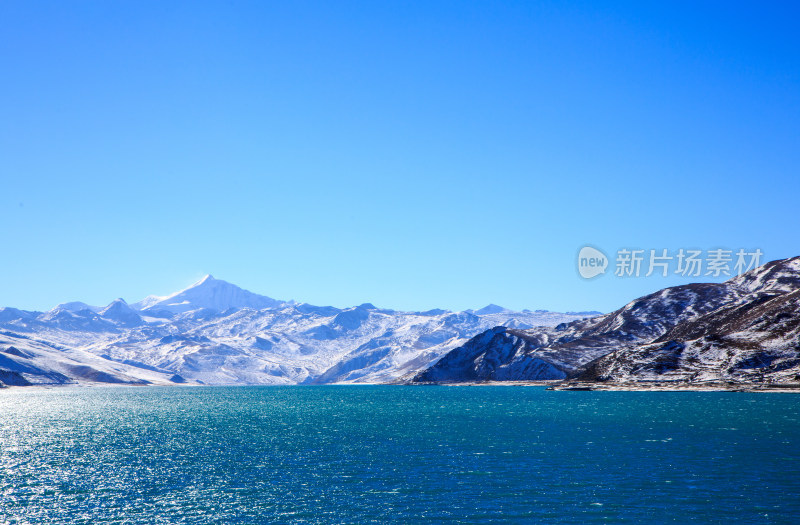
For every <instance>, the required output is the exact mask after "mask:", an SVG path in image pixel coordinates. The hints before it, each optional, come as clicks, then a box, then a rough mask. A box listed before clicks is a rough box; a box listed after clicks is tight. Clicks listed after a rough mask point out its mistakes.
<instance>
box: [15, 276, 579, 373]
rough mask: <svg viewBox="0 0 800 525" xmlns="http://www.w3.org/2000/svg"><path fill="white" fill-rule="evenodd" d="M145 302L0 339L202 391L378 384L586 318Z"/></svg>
mask: <svg viewBox="0 0 800 525" xmlns="http://www.w3.org/2000/svg"><path fill="white" fill-rule="evenodd" d="M145 302H148V301H145ZM149 303H150V304H149V306H146V307H144V308H142V309H141V310H139V311H136V310H135V309H134V308H132V307H131V306H130V305H128V304H126V303H125V301H123V300H122V299H118V300H116V301H114V302H112V303H111V304H110V305H108V306H107V307H105V308H102V309H98V311H97V312H94V311H92V310H89V309H78V311H70V310H66V309H63V308H56V309H54V310H51V311H50V312H46V313H43V314H42V313H39V312H23V311H20V310H15V309H13V308H6V309H2V310H0V333H5V334H7V335H8V336H9V337H18V338H23V337H27V338H32V339H35V340H36V341H39V342H41V343H42V344H44V345H45V347H48V346H47V345H53V346H56V347H58V348H61V349H69V350H70V351H76V352H83V354H81V355H92V356H95V357H94V358H93V359H100V360H101V361H100V363H106V364H107V362H111V363H118V364H119V363H121V364H123V365H126V366H133V367H134V369H139V368H140V369H142V370H147V371H149V372H153V371H157V372H158V373H161V374H178V375H179V376H181V378H182V379H186V380H188V381H199V382H203V383H206V384H295V383H331V382H386V381H394V380H397V379H399V378H402V377H409V376H411V375H413V374H414V373H416V372H417V371H419V370H421V369H423V368H425V367H427V366H428V365H430V363H431V362H433V361H435V360H436V359H438V358H439V357H441V356H442V355H443V354H444V353H446V352H448V351H449V350H451V349H453V348H455V347H457V346H459V345H461V344H463V343H464V342H465V341H467V340H468V339H469V338H470V337H472V336H474V335H475V334H478V333H480V332H482V331H484V330H486V329H488V328H491V327H493V326H497V325H504V326H508V327H512V328H532V327H536V326H542V325H556V324H559V323H565V322H570V321H573V320H575V319H580V318H583V317H584V316H585V315H584V314H583V313H581V314H561V313H556V312H547V311H536V312H531V311H524V312H513V311H511V310H507V309H504V308H499V307H491V308H485V309H482V310H479V311H477V312H469V311H468V312H449V311H446V310H431V311H427V312H398V311H394V310H387V309H380V308H376V307H375V306H374V305H372V304H369V303H365V304H362V305H359V306H356V307H352V308H344V309H341V308H335V307H331V306H321V307H320V306H314V305H309V304H305V303H303V304H297V303H294V302H281V301H276V300H274V299H270V298H268V297H265V296H261V295H257V294H253V293H251V292H248V291H246V290H243V289H241V288H239V287H236V286H234V285H232V284H230V283H227V282H225V281H221V280H217V279H214V278H213V277H211V276H207V277H206V278H204V279H203V280H201V281H200V282H198V283H196V284H195V285H193V286H191V287H189V288H187V289H186V290H182V291H180V292H177V293H175V294H172V295H170V296H169V297H165V298H159V299H158V300H157V301H153V300H151V301H149ZM134 304H135V303H134ZM140 304H144V303H141V302H140ZM480 312H482V313H480ZM14 346H17V345H14ZM37 348H39V347H37ZM0 351H2V345H1V344H0ZM51 358H52V356H50V357H46V359H45V358H44V357H43V358H42V359H45V360H47V359H51ZM97 366H100V365H97ZM104 366H105V365H104ZM113 366H121V365H113ZM45 368H46V367H45ZM95 368H96V367H95ZM0 369H2V367H0ZM126 374H127V375H131V373H130V372H126ZM134 375H135V374H134ZM159 377H160V376H159Z"/></svg>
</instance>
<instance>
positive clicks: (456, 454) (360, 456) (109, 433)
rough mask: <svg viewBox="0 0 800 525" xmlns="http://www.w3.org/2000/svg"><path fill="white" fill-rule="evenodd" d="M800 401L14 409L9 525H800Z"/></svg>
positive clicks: (151, 396)
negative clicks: (511, 524)
mask: <svg viewBox="0 0 800 525" xmlns="http://www.w3.org/2000/svg"><path fill="white" fill-rule="evenodd" d="M798 473H800V397H798V396H795V395H791V394H746V393H724V392H549V391H545V390H544V389H542V388H534V387H510V386H497V387H390V386H325V387H236V388H222V387H214V388H181V387H163V388H159V387H150V388H54V389H7V390H3V391H0V523H3V522H9V523H273V522H287V521H295V522H309V523H368V522H381V523H383V522H398V523H400V522H402V523H413V522H422V521H431V522H451V523H476V522H478V523H479V522H488V521H497V520H500V519H506V520H510V521H518V522H530V521H538V520H542V521H545V522H548V523H559V522H563V523H578V522H583V523H608V522H614V523H626V522H627V523H641V522H650V523H661V522H663V523H667V522H674V523H686V522H693V523H723V522H726V521H727V522H729V521H736V522H740V523H742V522H744V523H793V522H794V520H795V519H796V517H797V515H798V513H800V476H798Z"/></svg>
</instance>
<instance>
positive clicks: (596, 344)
mask: <svg viewBox="0 0 800 525" xmlns="http://www.w3.org/2000/svg"><path fill="white" fill-rule="evenodd" d="M512 380H522V381H525V380H568V381H567V383H566V384H569V383H570V382H574V383H584V384H588V385H590V386H591V385H592V384H603V385H613V384H617V385H622V384H638V385H644V384H649V383H659V384H676V385H681V384H684V385H688V384H691V385H702V384H719V383H730V384H733V385H736V384H752V383H759V384H781V383H795V384H796V383H798V382H800V257H794V258H790V259H784V260H778V261H773V262H770V263H767V264H765V265H763V266H761V267H759V268H756V269H755V270H752V271H750V272H747V273H745V274H743V275H741V276H738V277H735V278H733V279H730V280H728V281H726V282H724V283H715V284H689V285H685V286H676V287H672V288H666V289H663V290H661V291H659V292H656V293H653V294H650V295H647V296H645V297H641V298H639V299H636V300H635V301H632V302H630V303H628V304H627V305H625V306H623V307H622V308H620V309H619V310H616V311H614V312H611V313H609V314H605V315H600V316H596V317H592V318H590V319H581V320H575V321H572V322H566V323H562V324H559V325H557V326H555V327H537V328H533V329H519V328H516V327H508V326H499V327H494V328H492V329H490V330H487V331H486V332H483V333H481V334H479V335H477V336H475V337H474V338H472V339H471V340H469V341H468V342H467V343H466V344H464V345H463V346H461V347H459V348H456V349H454V350H452V351H451V352H449V353H447V354H446V355H445V356H443V357H442V358H441V359H440V360H439V361H438V362H437V363H435V364H434V365H432V366H431V367H429V368H428V369H426V370H424V371H422V372H420V373H419V374H417V375H416V376H415V377H414V379H413V380H412V382H416V383H429V382H435V383H443V382H444V383H457V382H466V381H512Z"/></svg>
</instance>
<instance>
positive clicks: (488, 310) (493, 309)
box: [473, 304, 509, 315]
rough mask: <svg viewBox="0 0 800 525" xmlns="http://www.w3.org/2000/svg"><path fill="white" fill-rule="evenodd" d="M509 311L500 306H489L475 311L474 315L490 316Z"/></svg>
mask: <svg viewBox="0 0 800 525" xmlns="http://www.w3.org/2000/svg"><path fill="white" fill-rule="evenodd" d="M508 311H509V310H507V309H505V308H503V307H502V306H498V305H496V304H487V305H486V306H484V307H483V308H481V309H480V310H475V311H474V312H473V313H474V314H475V315H489V314H501V313H504V312H508Z"/></svg>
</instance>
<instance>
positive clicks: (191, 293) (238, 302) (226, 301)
mask: <svg viewBox="0 0 800 525" xmlns="http://www.w3.org/2000/svg"><path fill="white" fill-rule="evenodd" d="M154 299H158V300H154ZM140 304H141V305H142V307H141V310H142V313H143V314H145V315H147V314H148V313H157V312H161V313H163V312H169V313H173V314H175V313H183V312H189V311H192V310H197V309H200V308H205V309H208V310H213V311H215V312H223V311H225V310H230V309H231V308H235V309H240V308H251V309H253V310H261V309H264V308H274V307H277V306H280V305H282V304H283V302H282V301H277V300H275V299H272V298H271V297H267V296H264V295H258V294H254V293H252V292H248V291H247V290H243V289H242V288H239V287H238V286H236V285H233V284H231V283H228V282H226V281H221V280H219V279H214V277H213V276H211V275H206V276H205V277H203V278H202V279H201V280H199V281H197V282H196V283H194V284H193V285H191V286H190V287H189V288H186V289H185V290H181V291H180V292H176V293H174V294H172V295H170V296H167V297H160V298H157V297H154V296H150V297H148V298H146V299H144V300H143V301H141V303H140Z"/></svg>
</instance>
